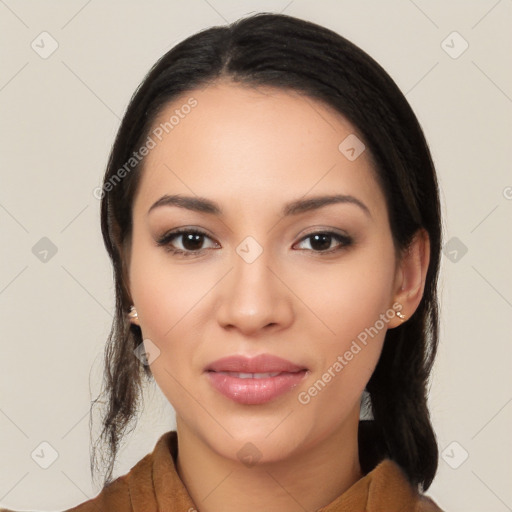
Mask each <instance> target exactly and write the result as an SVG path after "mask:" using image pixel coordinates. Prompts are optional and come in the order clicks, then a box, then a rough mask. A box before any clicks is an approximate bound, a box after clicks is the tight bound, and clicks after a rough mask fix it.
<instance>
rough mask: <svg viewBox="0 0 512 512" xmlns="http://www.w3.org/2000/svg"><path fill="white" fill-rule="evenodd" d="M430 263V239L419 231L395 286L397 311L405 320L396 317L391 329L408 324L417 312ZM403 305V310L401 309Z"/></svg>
mask: <svg viewBox="0 0 512 512" xmlns="http://www.w3.org/2000/svg"><path fill="white" fill-rule="evenodd" d="M429 262H430V238H429V236H428V233H427V231H426V230H425V229H423V228H421V229H419V230H418V231H417V232H416V233H415V234H414V236H413V239H412V241H411V243H410V245H409V246H408V247H407V249H405V250H404V252H403V253H402V256H401V258H400V261H399V262H398V265H397V271H396V276H395V285H394V292H395V293H394V301H395V303H397V304H396V306H394V307H393V309H395V310H396V311H400V312H401V313H403V314H404V315H405V318H404V319H401V318H399V317H398V316H395V317H394V318H393V319H392V320H390V322H389V328H391V329H392V328H393V327H397V326H398V325H401V324H402V323H404V322H406V321H407V319H408V318H410V317H411V316H412V315H413V313H414V312H415V311H416V309H417V307H418V305H419V303H420V302H421V299H422V297H423V290H424V289H425V278H426V275H427V270H428V264H429ZM400 305H401V308H400Z"/></svg>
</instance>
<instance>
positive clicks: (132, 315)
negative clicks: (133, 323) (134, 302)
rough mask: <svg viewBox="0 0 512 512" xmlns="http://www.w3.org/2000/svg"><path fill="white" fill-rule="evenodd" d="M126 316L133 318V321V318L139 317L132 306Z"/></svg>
mask: <svg viewBox="0 0 512 512" xmlns="http://www.w3.org/2000/svg"><path fill="white" fill-rule="evenodd" d="M128 316H129V317H130V318H133V319H135V318H138V317H139V315H138V314H137V310H136V309H135V306H132V307H131V308H130V312H129V313H128Z"/></svg>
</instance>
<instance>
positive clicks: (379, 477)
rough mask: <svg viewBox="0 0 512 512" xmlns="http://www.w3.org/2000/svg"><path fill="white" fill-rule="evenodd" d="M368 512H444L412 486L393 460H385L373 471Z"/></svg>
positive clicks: (370, 475) (371, 473)
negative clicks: (386, 510)
mask: <svg viewBox="0 0 512 512" xmlns="http://www.w3.org/2000/svg"><path fill="white" fill-rule="evenodd" d="M367 477H370V482H369V487H370V489H369V491H370V492H369V494H368V510H369V511H372V510H375V511H377V510H381V507H382V505H383V504H384V505H386V508H387V509H388V510H395V509H396V510H410V511H411V512H443V510H442V509H441V508H439V506H438V505H437V504H436V502H435V501H434V500H433V499H432V498H430V497H429V496H427V495H425V494H422V493H420V492H419V491H418V489H417V488H416V487H415V486H413V485H411V483H410V482H409V480H408V478H407V476H406V474H405V472H404V471H403V469H402V468H401V467H400V466H399V465H398V464H397V463H396V462H395V461H393V460H391V459H385V460H383V461H381V462H380V463H379V464H378V465H377V467H376V468H375V469H374V470H373V471H371V472H370V473H369V474H368V475H367Z"/></svg>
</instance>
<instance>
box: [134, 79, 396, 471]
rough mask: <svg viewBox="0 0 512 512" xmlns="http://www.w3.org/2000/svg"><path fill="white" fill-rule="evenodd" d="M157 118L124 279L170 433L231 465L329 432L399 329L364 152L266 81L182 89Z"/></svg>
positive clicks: (383, 230)
mask: <svg viewBox="0 0 512 512" xmlns="http://www.w3.org/2000/svg"><path fill="white" fill-rule="evenodd" d="M190 98H194V99H195V101H196V102H197V104H195V106H194V107H193V108H183V106H184V105H186V104H192V103H193V100H190ZM176 110H178V113H176ZM172 115H177V117H176V119H178V118H179V122H175V121H176V119H175V120H174V123H173V127H172V129H169V128H168V129H167V131H168V134H166V132H165V130H163V135H162V134H161V133H160V132H162V129H160V131H158V132H156V133H159V134H160V137H153V138H154V140H155V142H156V145H155V147H153V148H152V149H151V150H150V152H149V154H148V156H147V157H146V161H145V167H144V171H143V175H142V177H141V181H140V184H139V188H138V191H137V194H136V197H135V201H134V205H133V237H132V242H131V250H130V261H129V288H130V291H131V295H132V299H133V303H134V304H135V306H136V309H137V312H138V320H137V322H138V324H139V325H140V327H141V329H142V334H143V337H144V339H145V342H144V343H145V345H146V348H147V349H148V352H149V353H150V360H151V359H152V358H153V357H154V356H156V357H155V358H154V360H153V362H152V363H151V371H152V374H153V376H154V378H155V380H156V382H157V384H158V386H159V387H160V388H161V390H162V392H163V393H164V394H165V396H166V397H167V398H168V400H169V402H170V403H171V404H172V405H173V407H174V409H175V411H176V416H177V422H178V429H179V430H180V429H181V430H183V431H185V430H186V431H187V432H189V433H190V434H192V435H194V436H196V437H197V438H198V439H200V440H201V441H202V442H203V443H205V445H207V446H208V447H210V448H211V449H212V450H213V451H215V452H216V453H218V454H220V455H221V456H223V457H227V458H231V459H233V460H236V459H237V457H239V456H240V454H239V450H240V448H241V447H242V446H244V445H245V443H247V442H251V443H253V444H254V445H255V446H256V447H257V449H258V452H259V456H260V457H262V462H263V461H264V460H267V461H277V460H284V459H286V458H290V457H292V456H293V455H295V454H298V453H299V452H301V451H302V450H306V449H308V448H311V447H313V446H318V445H319V444H320V443H322V442H323V441H326V440H328V439H332V438H335V437H337V436H338V437H339V436H343V435H344V434H345V433H346V432H347V428H349V427H350V428H354V425H356V424H357V421H358V419H359V403H360V398H361V394H362V392H363V390H364V388H365V386H366V383H367V382H368V380H369V378H370V376H371V374H372V372H373V370H374V368H375V365H376V363H377V361H378V358H379V355H380V352H381V349H382V344H383V340H384V336H385V333H386V330H387V329H389V328H393V327H395V326H396V325H398V324H399V323H400V319H398V318H396V315H395V311H396V310H397V309H400V306H397V305H396V303H395V299H396V294H395V292H396V290H397V283H398V281H397V279H398V277H399V272H398V270H397V269H398V266H397V260H396V256H395V249H394V246H393V241H392V236H391V231H390V226H389V220H388V215H387V210H386V203H385V199H384V196H383V193H382V191H381V189H380V188H379V186H378V184H377V181H376V179H375V175H374V170H373V167H372V163H371V160H370V156H369V154H368V151H363V152H362V153H361V154H360V155H359V156H357V153H358V152H359V150H360V149H362V146H361V145H360V144H361V142H360V141H359V142H358V140H357V139H355V138H354V137H355V136H357V131H356V130H355V128H354V127H353V126H351V124H350V123H349V122H348V121H346V120H345V119H344V118H343V117H342V116H340V115H339V114H338V113H336V112H334V111H333V110H331V109H329V108H328V107H326V106H324V105H323V104H321V103H320V102H317V101H315V100H313V99H311V98H308V97H305V96H302V95H298V94H297V93H294V92H288V91H284V90H279V89H277V90H276V89H270V88H265V89H263V88H259V89H254V88H247V87H242V86H239V85H234V84H231V83H218V84H216V85H211V86H209V87H207V88H205V89H201V90H194V91H191V92H190V93H187V94H184V95H183V96H182V97H181V98H179V99H177V100H176V101H173V102H172V104H169V105H168V106H167V107H166V108H165V110H164V111H162V112H161V114H160V116H159V118H158V119H157V121H156V123H155V127H157V126H159V125H160V123H165V122H166V121H168V120H169V119H170V118H171V116H172ZM154 133H155V132H154ZM347 137H350V138H349V139H348V140H347V141H345V142H343V141H344V140H345V139H346V138H347ZM159 138H161V140H159ZM340 144H341V146H340ZM351 147H352V148H354V151H351V150H350V148H351ZM340 148H341V149H340ZM354 156H357V158H355V159H354ZM171 196H179V197H180V198H191V199H192V200H194V201H195V206H194V203H193V202H192V201H189V202H188V203H187V202H185V201H182V202H181V203H179V202H178V203H177V202H176V201H173V200H172V199H170V198H171ZM333 196H338V199H337V200H333V199H332V197H333ZM324 197H330V198H331V199H328V200H318V201H316V202H314V201H312V200H313V199H318V198H324ZM200 201H207V202H208V203H207V204H206V205H205V203H200ZM217 210H218V211H217ZM178 230H182V231H183V232H181V233H177V231H178ZM394 303H395V307H394V308H393V304H394ZM225 358H230V359H228V360H226V359H225ZM277 358H279V359H277ZM237 454H238V455H237Z"/></svg>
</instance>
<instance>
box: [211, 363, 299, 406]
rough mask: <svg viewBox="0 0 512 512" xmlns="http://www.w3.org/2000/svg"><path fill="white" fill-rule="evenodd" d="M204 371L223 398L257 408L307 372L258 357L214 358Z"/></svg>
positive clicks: (288, 389)
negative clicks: (215, 359)
mask: <svg viewBox="0 0 512 512" xmlns="http://www.w3.org/2000/svg"><path fill="white" fill-rule="evenodd" d="M205 372H206V375H207V377H208V380H209V382H210V384H211V385H212V386H213V388H214V389H216V390H217V391H218V392H220V393H221V394H222V395H224V396H225V397H227V398H229V399H231V400H233V401H234V402H237V403H240V404H246V405H257V404H263V403H266V402H269V401H271V400H273V399H275V398H277V397H278V396H280V395H282V394H284V393H286V392H288V391H290V390H291V389H293V388H294V387H295V386H297V385H298V384H299V383H300V382H301V381H302V380H303V379H304V377H305V376H306V375H307V373H308V370H307V368H304V367H302V366H299V365H297V364H294V363H292V362H291V361H287V360H286V359H282V358H280V357H276V356H272V355H270V354H261V355H259V356H256V357H252V358H248V357H243V356H230V357H225V358H222V359H218V360H217V361H215V362H213V363H211V364H210V365H208V366H207V367H206V368H205Z"/></svg>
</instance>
